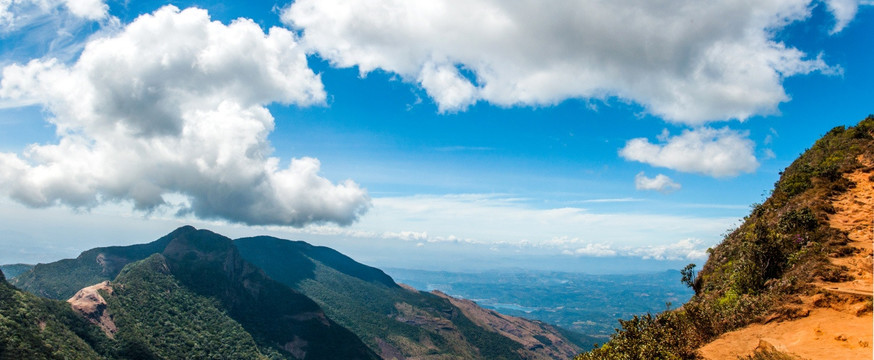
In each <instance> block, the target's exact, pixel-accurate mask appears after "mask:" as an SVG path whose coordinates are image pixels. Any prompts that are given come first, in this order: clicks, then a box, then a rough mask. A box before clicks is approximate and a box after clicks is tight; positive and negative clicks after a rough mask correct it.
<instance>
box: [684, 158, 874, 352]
mask: <svg viewBox="0 0 874 360" xmlns="http://www.w3.org/2000/svg"><path fill="white" fill-rule="evenodd" d="M872 160H874V159H866V158H859V161H860V162H862V164H864V165H865V166H866V168H864V169H862V170H858V171H856V172H853V173H851V174H847V178H849V179H850V180H852V181H853V182H854V183H855V184H856V187H855V188H852V189H850V190H848V191H847V192H845V193H844V194H842V195H841V196H839V197H838V198H837V199H835V201H833V202H832V206H834V208H835V214H833V215H832V216H831V217H830V218H829V225H830V226H831V227H833V228H836V229H839V230H842V231H846V232H847V233H848V237H849V238H850V242H849V243H848V245H849V246H852V247H855V248H856V249H857V251H856V253H855V254H853V255H851V256H845V257H837V256H832V257H830V258H829V261H831V262H832V263H833V264H835V265H840V266H846V267H847V268H848V269H849V270H848V273H849V274H850V275H852V276H853V277H854V279H853V280H851V281H845V282H840V283H826V282H821V283H816V284H815V285H816V286H818V287H820V288H821V289H823V290H825V291H826V292H828V293H831V294H833V295H835V296H837V297H839V298H841V300H840V301H831V302H830V301H822V302H820V301H821V300H822V299H824V298H825V296H824V295H823V294H817V295H814V296H813V297H810V298H807V299H804V300H805V301H804V302H805V303H806V304H810V305H812V307H813V309H811V310H810V313H809V314H808V316H807V317H803V318H799V319H795V320H791V321H780V322H773V323H768V324H753V325H750V326H748V327H745V328H743V329H740V330H737V331H732V332H729V333H726V334H723V335H722V336H720V337H719V338H717V339H716V340H714V341H713V342H711V343H709V344H707V345H705V346H704V347H702V348H701V349H700V354H701V356H702V357H704V358H705V359H714V360H715V359H737V358H738V357H739V356H748V355H752V354H753V352H754V351H755V350H756V348H762V347H771V346H773V348H774V349H776V350H778V351H780V352H783V353H785V354H790V355H793V356H795V357H797V358H802V359H817V360H818V359H872V358H874V349H872V347H871V346H872V344H874V340H872V339H874V331H872V329H874V318H872V315H871V312H870V311H866V309H868V308H869V307H870V302H871V299H872V288H874V286H872V272H874V264H872V255H874V254H872V247H874V246H872V245H874V180H872V177H874V171H870V169H872V165H874V161H872ZM823 307H824V308H823Z"/></svg>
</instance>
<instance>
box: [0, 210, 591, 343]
mask: <svg viewBox="0 0 874 360" xmlns="http://www.w3.org/2000/svg"><path fill="white" fill-rule="evenodd" d="M255 250H257V252H258V256H255V255H253V253H252V252H253V251H255ZM253 258H254V260H253ZM255 260H257V261H255ZM259 261H260V262H259ZM274 278H275V279H274ZM13 281H14V282H15V283H16V285H18V286H21V287H22V289H23V290H27V291H29V292H31V293H35V294H39V295H42V296H49V297H54V298H57V299H58V300H65V299H66V300H68V301H69V302H70V304H68V306H69V307H68V309H75V310H76V313H75V314H77V315H78V316H79V317H80V318H82V319H86V320H87V321H90V323H89V324H90V325H91V327H90V328H91V329H92V330H90V331H91V332H98V333H100V334H103V336H104V337H105V338H106V339H108V340H106V341H109V344H115V345H105V346H103V345H102V346H101V347H100V348H98V349H92V350H93V351H97V352H98V353H99V354H101V356H103V357H107V358H129V357H130V356H134V357H142V358H164V357H168V356H169V357H171V358H172V357H179V356H182V357H190V356H193V355H192V354H201V355H203V354H210V353H214V352H211V350H210V349H207V348H203V347H193V348H191V349H189V350H191V351H193V352H191V351H189V352H185V351H182V350H178V351H177V350H172V349H169V350H168V347H171V348H172V347H176V346H179V344H181V343H185V342H186V341H188V342H190V341H195V340H192V339H194V338H202V339H204V340H203V341H205V343H210V344H216V345H215V346H216V347H219V348H223V349H225V350H227V351H229V353H236V352H235V351H243V352H242V353H240V354H243V353H247V354H250V355H251V357H256V358H262V357H266V358H308V359H309V358H315V359H320V358H324V359H329V358H350V359H354V358H377V357H383V358H386V359H442V358H465V359H501V358H504V359H513V358H525V359H543V358H549V357H551V356H544V355H543V354H544V353H550V351H551V352H552V353H561V354H564V355H565V356H572V355H573V354H574V353H576V352H577V351H579V348H577V347H574V345H572V343H570V342H568V341H567V340H566V339H565V338H564V337H563V336H562V335H561V334H559V333H558V332H557V331H555V329H553V328H550V327H547V326H543V324H540V325H538V324H537V323H535V322H530V321H528V320H524V319H520V318H513V319H515V320H513V321H512V322H513V323H515V324H527V325H524V326H521V327H520V329H525V330H524V331H533V332H532V333H531V335H530V336H528V337H527V338H526V341H527V342H526V341H523V342H518V341H517V340H519V339H520V338H519V337H516V338H511V337H508V336H506V335H507V334H508V333H506V332H505V333H504V334H501V333H500V332H499V331H496V330H495V329H494V328H491V327H488V326H482V324H483V322H482V321H478V320H476V319H470V318H468V316H467V315H465V311H463V310H462V309H460V308H459V307H458V306H456V305H454V304H453V303H452V301H450V300H448V299H446V298H443V297H440V296H437V295H434V294H429V293H425V292H419V291H415V290H413V291H411V290H409V289H406V288H403V287H401V286H400V285H398V284H397V283H395V282H394V280H392V279H391V277H390V276H388V275H386V274H385V273H384V272H383V271H382V270H379V269H377V268H373V267H370V266H367V265H364V264H360V263H358V262H356V261H354V260H353V259H351V258H349V257H348V256H346V255H343V254H341V253H339V252H337V251H336V250H333V249H330V248H327V247H322V246H314V245H311V244H308V243H305V242H302V241H290V240H284V239H278V238H273V237H267V236H260V237H252V238H242V239H237V240H231V239H229V238H227V237H224V236H222V235H219V234H216V233H213V232H211V231H208V230H204V229H200V230H198V229H195V228H193V227H190V226H183V227H180V228H178V229H176V230H174V231H173V232H171V233H170V234H168V235H165V236H163V237H160V238H159V239H157V240H155V241H152V242H149V243H145V244H137V245H131V246H111V247H103V248H95V249H91V250H87V251H84V252H83V253H82V254H80V255H79V256H78V257H77V258H75V259H65V260H61V261H58V262H54V263H49V264H38V265H37V266H34V267H33V268H31V269H30V270H29V271H28V272H26V273H23V274H21V275H20V276H19V277H17V278H15V279H13ZM95 284H97V285H95ZM131 284H136V285H131ZM74 289H75V291H74ZM137 289H149V290H148V291H145V290H144V291H139V290H137ZM158 294H169V295H171V296H170V299H172V301H170V300H168V299H167V298H165V296H159V295H158ZM67 295H69V296H67ZM141 298H142V299H151V300H150V301H151V302H143V301H140V300H138V299H141ZM313 300H316V301H313ZM173 301H176V302H179V303H180V304H188V305H185V306H184V307H183V308H178V306H179V305H178V304H174V303H173ZM474 306H475V305H474ZM142 309H151V310H149V311H147V312H145V311H142ZM182 309H189V310H182ZM197 309H200V310H197ZM264 309H269V311H267V310H264ZM323 309H324V310H323ZM180 311H183V312H182V313H180ZM186 311H187V312H186ZM190 311H198V312H197V314H200V315H194V314H195V313H191V312H190ZM469 313H470V312H469V311H468V314H469ZM172 314H177V315H179V314H187V315H179V316H183V317H184V318H201V317H202V318H204V319H206V320H204V321H195V322H191V321H187V320H185V321H183V320H181V318H176V317H174V315H172ZM209 314H212V315H209ZM222 314H224V315H222ZM495 315H497V314H495ZM153 317H157V318H159V319H162V320H160V321H163V322H160V321H157V320H154V319H152V318H153ZM508 318H509V317H508ZM174 319H175V320H174ZM335 320H336V322H335ZM156 321H157V322H156ZM177 322H178V324H177V325H172V326H171V324H174V323H177ZM216 324H228V325H222V326H221V327H226V328H228V329H231V330H229V331H231V333H238V334H248V335H239V336H235V339H236V338H240V336H242V339H245V338H247V336H248V337H250V338H251V339H252V341H253V342H254V344H255V345H254V346H255V347H254V348H253V347H252V345H251V342H247V341H248V340H246V341H243V342H239V341H236V342H234V341H230V342H229V341H223V340H221V339H223V337H222V336H226V335H227V334H225V335H222V334H223V333H222V332H215V331H212V330H211V329H212V328H213V327H214V326H218V325H216ZM168 326H169V327H168ZM180 326H181V327H180ZM186 327H191V328H190V329H189V330H185V331H183V330H182V329H184V328H186ZM163 328H166V329H169V330H166V331H170V333H172V334H175V335H173V336H172V339H171V341H170V342H166V341H163V340H160V338H158V337H156V335H154V334H157V333H162V332H164V331H165V330H160V329H163ZM347 328H348V329H347ZM132 329H140V330H136V331H134V330H132ZM173 329H175V330H173ZM233 329H236V330H233ZM332 329H333V330H332ZM381 329H382V330H381ZM350 330H351V331H350ZM535 332H536V333H535ZM188 333H190V334H194V335H190V334H188ZM186 334H188V335H186ZM535 335H536V336H535ZM192 336H195V337H192ZM538 338H539V339H547V340H546V341H543V342H541V341H540V340H537V339H538ZM186 339H188V340H186ZM208 339H212V340H208ZM320 339H329V340H328V341H326V342H325V341H322V342H320ZM531 339H534V340H531ZM548 339H552V340H548ZM362 340H364V341H363V342H362ZM173 344H176V345H173ZM221 344H225V345H221ZM227 344H235V345H227ZM247 344H249V345H247ZM319 344H321V345H319ZM332 344H334V345H332ZM336 344H344V345H343V346H342V348H343V349H347V350H349V351H351V352H350V353H342V352H337V351H342V350H333V349H332V346H336ZM356 344H360V345H356ZM221 346H224V347H221ZM192 349H193V350H192ZM247 349H248V350H247ZM350 349H351V350H350ZM544 349H546V350H544ZM180 351H181V352H180ZM332 351H333V352H332ZM132 354H133V355H132ZM246 357H250V356H246Z"/></svg>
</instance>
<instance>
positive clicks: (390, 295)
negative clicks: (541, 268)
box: [234, 236, 578, 359]
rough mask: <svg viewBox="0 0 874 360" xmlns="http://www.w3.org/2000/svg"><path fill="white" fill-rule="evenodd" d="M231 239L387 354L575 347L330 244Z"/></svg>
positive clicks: (560, 351) (531, 353) (466, 354)
mask: <svg viewBox="0 0 874 360" xmlns="http://www.w3.org/2000/svg"><path fill="white" fill-rule="evenodd" d="M234 242H235V243H236V245H237V248H239V249H240V253H241V254H242V255H243V257H244V258H246V259H247V260H249V261H251V262H252V263H254V264H256V265H257V266H259V267H261V268H262V269H264V271H265V272H266V273H267V274H268V275H269V276H271V277H273V278H274V279H276V280H278V281H280V282H283V283H285V284H287V285H289V286H292V287H294V288H295V289H297V290H299V291H300V292H302V293H304V294H305V295H307V296H309V297H311V298H313V299H314V300H316V301H317V302H319V304H320V305H322V307H323V308H324V309H325V311H326V312H327V313H328V315H329V316H330V317H331V318H332V319H335V320H337V322H339V323H340V324H342V325H344V326H346V327H348V328H349V329H350V330H352V331H353V332H355V333H356V334H358V335H359V336H360V337H361V339H362V340H363V341H364V342H365V343H367V344H368V345H369V346H370V347H371V348H372V349H374V350H375V351H377V352H378V353H380V355H381V356H382V357H383V358H386V359H392V358H395V359H429V358H447V357H448V356H451V357H455V358H464V359H472V358H486V359H500V358H505V359H513V358H520V357H521V358H527V359H536V358H546V359H548V358H556V357H557V358H561V357H570V356H572V355H573V354H574V353H576V352H577V351H578V348H576V347H575V346H573V345H571V344H570V343H569V342H568V341H567V339H565V338H564V337H562V336H561V335H559V334H558V332H557V331H556V330H555V329H554V328H551V327H549V326H548V325H545V324H542V323H538V322H532V321H529V320H525V319H520V318H514V317H510V316H503V315H500V314H497V313H495V312H493V311H488V310H485V309H482V308H480V307H479V306H477V305H476V304H474V303H472V302H468V301H460V300H457V299H452V298H450V297H448V296H446V295H443V294H430V293H424V292H419V291H416V290H414V289H409V288H404V287H401V286H399V285H398V284H396V283H395V282H394V281H393V280H392V279H391V278H390V277H389V276H388V275H386V274H385V273H383V272H382V271H381V270H379V269H376V268H372V267H369V266H366V265H363V264H360V263H358V262H355V261H354V260H352V259H350V258H349V257H347V256H345V255H343V254H341V253H339V252H337V251H334V250H332V249H330V248H326V247H320V246H312V245H310V244H307V243H305V242H301V241H288V240H282V239H277V238H272V237H266V236H262V237H255V238H244V239H238V240H235V241H234Z"/></svg>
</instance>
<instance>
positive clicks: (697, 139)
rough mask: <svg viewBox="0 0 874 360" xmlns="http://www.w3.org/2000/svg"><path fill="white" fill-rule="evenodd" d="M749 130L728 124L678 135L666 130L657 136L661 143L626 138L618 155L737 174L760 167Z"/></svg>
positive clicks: (695, 170)
mask: <svg viewBox="0 0 874 360" xmlns="http://www.w3.org/2000/svg"><path fill="white" fill-rule="evenodd" d="M747 135H748V134H746V133H741V132H737V131H735V130H731V129H729V128H722V129H714V128H710V127H703V128H698V129H694V130H684V131H683V133H682V134H680V135H677V136H669V134H668V133H667V131H665V132H663V133H662V135H661V136H659V139H660V143H656V144H653V143H650V142H649V140H647V139H646V138H636V139H631V140H628V142H627V143H626V144H625V147H624V148H622V149H620V150H619V155H620V156H622V157H623V158H625V159H627V160H632V161H639V162H642V163H646V164H649V165H652V166H656V167H663V168H668V169H673V170H677V171H682V172H689V173H698V174H704V175H708V176H713V177H730V176H737V175H739V174H740V173H750V172H753V171H755V170H756V169H757V168H758V167H759V162H758V160H756V156H755V155H754V154H755V147H756V145H755V143H753V141H752V140H750V139H749V138H748V137H747Z"/></svg>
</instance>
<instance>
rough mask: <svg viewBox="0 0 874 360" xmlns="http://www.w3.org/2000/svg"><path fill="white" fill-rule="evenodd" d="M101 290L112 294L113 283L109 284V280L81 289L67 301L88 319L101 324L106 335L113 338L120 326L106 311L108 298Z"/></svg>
mask: <svg viewBox="0 0 874 360" xmlns="http://www.w3.org/2000/svg"><path fill="white" fill-rule="evenodd" d="M99 290H103V291H105V292H107V293H109V294H112V285H110V284H109V281H104V282H102V283H99V284H96V285H91V286H89V287H86V288H84V289H82V290H79V292H77V293H76V295H73V297H71V298H70V299H69V300H67V302H68V303H70V306H71V307H72V308H73V310H75V311H76V312H78V313H80V314H82V316H84V317H85V318H86V319H88V321H91V322H92V323H94V324H96V325H97V326H100V328H101V329H103V332H104V333H106V336H108V337H110V338H113V337H115V333H116V332H117V331H118V328H116V327H115V322H113V321H112V316H110V315H109V314H107V313H106V306H107V305H106V299H104V298H103V296H101V295H100V292H99Z"/></svg>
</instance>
